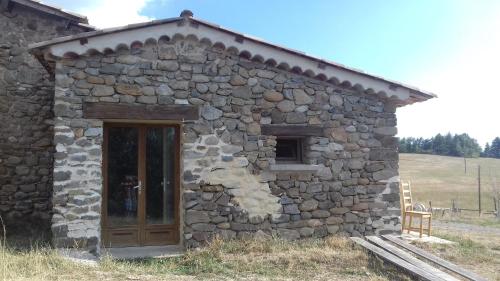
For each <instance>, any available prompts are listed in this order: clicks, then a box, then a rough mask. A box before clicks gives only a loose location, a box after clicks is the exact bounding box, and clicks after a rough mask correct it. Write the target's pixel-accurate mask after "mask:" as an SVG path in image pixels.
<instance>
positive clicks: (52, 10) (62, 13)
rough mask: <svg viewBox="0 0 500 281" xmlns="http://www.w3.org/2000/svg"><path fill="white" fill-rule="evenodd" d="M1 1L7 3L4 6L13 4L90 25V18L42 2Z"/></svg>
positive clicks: (24, 0) (22, 0)
mask: <svg viewBox="0 0 500 281" xmlns="http://www.w3.org/2000/svg"><path fill="white" fill-rule="evenodd" d="M0 1H6V2H7V3H6V4H4V5H8V2H11V3H13V4H17V5H20V6H23V7H27V8H31V9H35V10H37V11H40V12H43V13H45V14H49V15H53V16H57V17H61V18H65V19H68V20H72V21H75V22H77V23H81V24H86V25H88V23H89V21H88V18H87V17H86V16H84V15H81V14H78V13H75V12H71V11H67V10H64V9H62V8H59V7H56V6H53V5H49V4H46V3H42V2H38V1H34V0H0ZM92 28H93V27H92Z"/></svg>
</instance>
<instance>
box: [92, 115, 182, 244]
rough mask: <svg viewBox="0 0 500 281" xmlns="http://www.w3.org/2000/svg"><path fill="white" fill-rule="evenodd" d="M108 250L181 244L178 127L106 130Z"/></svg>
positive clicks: (119, 126) (111, 127) (111, 126)
mask: <svg viewBox="0 0 500 281" xmlns="http://www.w3.org/2000/svg"><path fill="white" fill-rule="evenodd" d="M103 147H104V155H103V156H104V158H103V159H104V161H103V174H104V202H103V210H102V211H103V225H102V226H103V229H102V230H103V231H102V233H103V242H104V245H105V247H125V246H147V245H168V244H177V243H178V241H179V213H178V212H179V209H178V202H179V200H178V198H179V188H178V187H179V176H178V175H179V127H178V126H166V125H165V126H164V125H161V126H160V125H137V124H106V125H105V127H104V143H103Z"/></svg>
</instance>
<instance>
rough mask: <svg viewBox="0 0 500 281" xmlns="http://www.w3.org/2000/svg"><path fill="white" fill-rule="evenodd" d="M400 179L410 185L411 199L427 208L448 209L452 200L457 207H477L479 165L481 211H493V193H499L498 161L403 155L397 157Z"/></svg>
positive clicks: (499, 165)
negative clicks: (465, 167) (430, 203)
mask: <svg viewBox="0 0 500 281" xmlns="http://www.w3.org/2000/svg"><path fill="white" fill-rule="evenodd" d="M399 157H400V161H399V173H400V176H401V179H402V180H410V181H411V182H412V193H413V198H414V200H415V201H417V202H421V203H423V204H425V205H426V206H429V201H432V206H433V207H443V208H450V207H451V201H452V200H453V199H455V200H456V202H457V203H458V207H459V208H466V209H477V208H478V188H477V187H478V180H477V174H478V169H477V167H478V165H481V194H482V196H481V197H482V208H483V210H493V208H494V205H493V193H494V191H495V190H497V192H500V159H492V158H475V159H471V158H469V159H467V172H465V169H464V166H465V165H464V159H463V158H459V157H448V156H437V155H425V154H405V153H401V154H400V155H399ZM495 185H496V188H497V189H495Z"/></svg>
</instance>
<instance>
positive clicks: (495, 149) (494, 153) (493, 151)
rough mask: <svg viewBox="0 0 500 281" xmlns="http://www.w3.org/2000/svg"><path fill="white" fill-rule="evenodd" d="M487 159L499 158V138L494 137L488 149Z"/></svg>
mask: <svg viewBox="0 0 500 281" xmlns="http://www.w3.org/2000/svg"><path fill="white" fill-rule="evenodd" d="M488 156H489V157H493V158H500V138H499V137H496V138H495V139H494V140H493V141H492V142H491V146H490V148H489V153H488Z"/></svg>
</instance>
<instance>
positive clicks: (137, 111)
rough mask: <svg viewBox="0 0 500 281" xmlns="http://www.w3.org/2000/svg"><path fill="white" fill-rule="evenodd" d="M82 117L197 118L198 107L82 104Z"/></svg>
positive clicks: (198, 116) (134, 118) (178, 119)
mask: <svg viewBox="0 0 500 281" xmlns="http://www.w3.org/2000/svg"><path fill="white" fill-rule="evenodd" d="M83 117H84V118H89V119H133V120H177V121H183V120H186V121H187V120H191V121H192V120H198V119H199V118H200V114H199V109H198V107H197V106H192V105H174V104H172V105H129V104H119V103H111V102H109V103H104V102H100V103H91V102H86V103H84V104H83Z"/></svg>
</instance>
